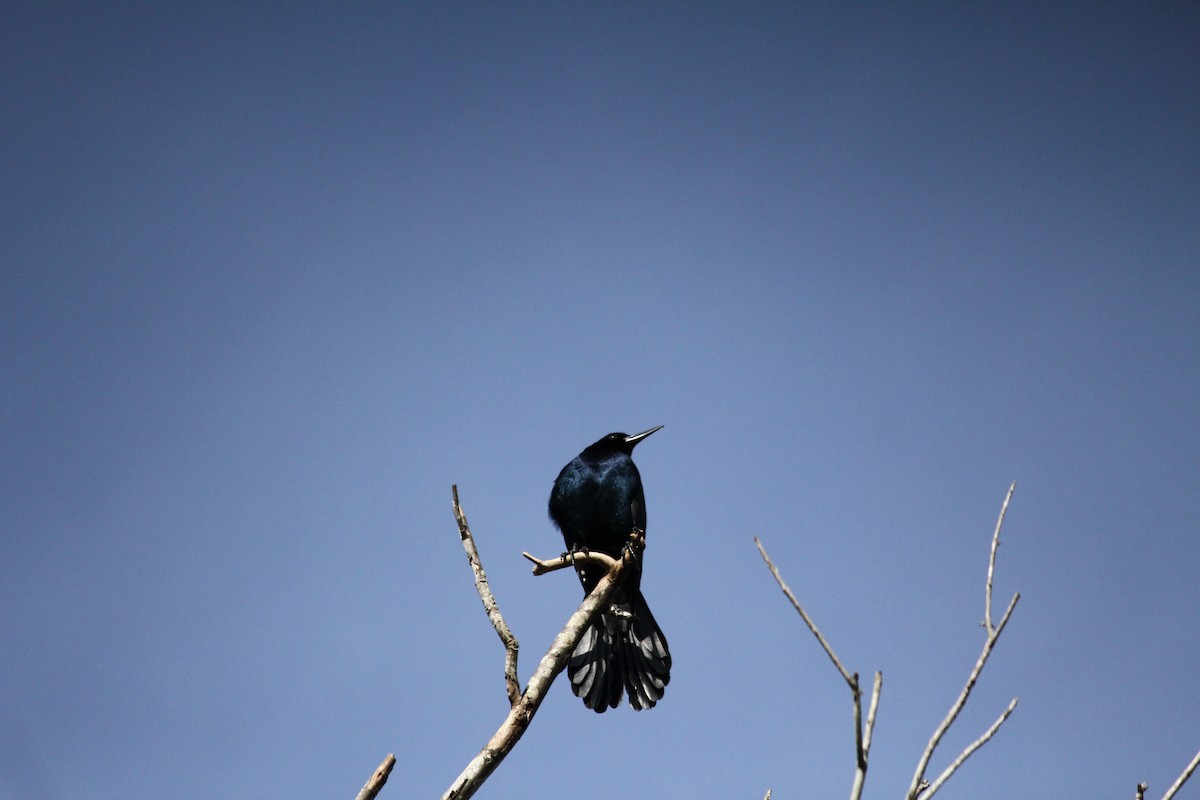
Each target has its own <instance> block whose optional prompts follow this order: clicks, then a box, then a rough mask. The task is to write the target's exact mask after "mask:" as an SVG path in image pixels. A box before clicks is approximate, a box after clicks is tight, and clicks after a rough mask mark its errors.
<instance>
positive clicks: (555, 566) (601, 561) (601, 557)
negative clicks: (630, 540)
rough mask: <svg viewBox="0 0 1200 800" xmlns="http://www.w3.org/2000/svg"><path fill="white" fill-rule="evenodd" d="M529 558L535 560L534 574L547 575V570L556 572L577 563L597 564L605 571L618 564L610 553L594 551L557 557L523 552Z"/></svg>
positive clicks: (564, 554)
mask: <svg viewBox="0 0 1200 800" xmlns="http://www.w3.org/2000/svg"><path fill="white" fill-rule="evenodd" d="M521 555H522V556H524V557H525V558H526V559H527V560H529V561H532V562H533V574H534V575H545V574H546V573H547V572H554V571H556V570H560V569H566V568H567V567H573V566H575V565H576V564H584V563H591V564H597V565H599V566H600V567H602V568H603V569H604V570H605V571H607V570H610V569H612V568H613V567H615V566H616V565H617V559H615V558H613V557H612V556H610V555H609V554H608V553H593V552H591V551H590V550H589V551H588V552H586V553H585V552H583V551H580V552H577V553H563V554H562V555H561V556H559V557H557V558H536V557H535V556H531V555H529V553H521Z"/></svg>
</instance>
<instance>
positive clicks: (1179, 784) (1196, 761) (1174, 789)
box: [1162, 753, 1200, 800]
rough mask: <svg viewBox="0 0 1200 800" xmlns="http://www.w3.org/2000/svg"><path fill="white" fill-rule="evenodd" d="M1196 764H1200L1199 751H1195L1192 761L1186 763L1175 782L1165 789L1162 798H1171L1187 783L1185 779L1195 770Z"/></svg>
mask: <svg viewBox="0 0 1200 800" xmlns="http://www.w3.org/2000/svg"><path fill="white" fill-rule="evenodd" d="M1198 766H1200V753H1196V756H1195V758H1193V759H1192V763H1190V764H1188V765H1187V767H1186V768H1185V769H1184V770H1183V772H1182V773H1181V774H1180V775H1179V777H1178V778H1176V779H1175V783H1173V784H1171V788H1170V789H1167V793H1166V794H1164V795H1163V796H1162V800H1171V798H1172V797H1174V796H1175V793H1176V792H1178V791H1179V790H1180V789H1182V788H1183V785H1184V784H1185V783H1187V779H1188V778H1190V777H1192V773H1193V772H1195V771H1196V767H1198Z"/></svg>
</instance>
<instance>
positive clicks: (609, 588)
mask: <svg viewBox="0 0 1200 800" xmlns="http://www.w3.org/2000/svg"><path fill="white" fill-rule="evenodd" d="M645 543H646V538H645V534H644V533H643V532H642V531H640V530H637V529H634V531H633V533H632V534H630V537H629V546H628V547H626V548H625V552H624V554H623V555H622V557H621V558H620V559H619V560H616V559H613V566H612V568H611V569H610V570H609V571H608V573H607V574H605V576H604V577H603V578H602V579H601V580H600V582H599V583H598V584H596V588H595V589H593V590H592V592H591V594H589V595H588V596H587V597H585V598H584V599H583V603H582V604H581V605H580V606H579V608H578V609H576V611H575V613H574V614H572V615H571V617H570V619H568V620H567V624H566V627H564V628H563V629H562V630H561V631H559V633H558V635H557V636H555V637H554V641H553V643H551V645H550V649H549V650H548V651H547V652H546V655H544V656H543V657H542V660H541V662H539V663H538V666H537V669H536V670H534V673H533V677H531V678H530V679H529V685H528V686H526V687H525V691H524V692H522V693H521V696H520V699H519V700H518V701H517V703H516V704H515V705H514V706H513V707H512V709H511V710H509V712H508V716H507V717H506V718H505V720H504V722H503V723H502V724H501V725H500V728H499V729H498V730H497V731H496V733H495V734H494V735H493V736H492V738H491V739H489V740H488V743H487V744H486V745H484V747H483V749H482V750H480V751H479V754H478V755H477V756H475V758H473V759H472V760H471V763H469V764H467V767H466V769H464V770H463V771H462V774H461V775H459V776H458V778H456V779H455V781H454V783H453V784H451V786H450V788H449V789H447V790H446V793H445V794H443V795H442V800H466V798H469V797H471V796H472V795H474V794H475V792H476V791H478V789H479V787H480V786H482V785H483V782H484V781H485V780H487V779H488V776H490V775H491V774H492V772H493V771H494V770H495V769H496V767H497V766H499V765H500V762H501V761H503V760H504V757H505V756H507V755H508V754H509V752H510V751H511V750H512V749H513V747H515V746H516V744H517V742H518V741H519V740H520V738H521V736H522V734H524V733H525V730H526V729H527V728H528V727H529V723H530V722H531V721H532V720H533V715H534V714H536V713H537V710H538V706H540V705H541V704H542V700H543V698H544V697H545V695H546V691H547V690H548V689H549V688H550V684H551V683H553V682H554V679H555V678H556V677H558V674H559V673H560V672H562V671H563V668H564V667H566V665H567V660H568V659H569V658H570V657H571V652H572V651H573V650H574V649H575V645H576V644H577V643H578V642H579V639H580V637H582V636H583V632H584V631H585V630H586V629H587V626H588V625H589V624H590V623H591V621H592V618H593V617H594V616H595V615H596V614H597V613H598V612H599V611H600V609H601V608H604V607H605V606H606V605H608V601H609V598H610V597H612V593H613V592H614V591H615V590H616V588H617V586H619V585H620V583H621V580H622V579H623V578H624V576H625V574H626V572H627V571H628V568H629V565H630V564H631V563H633V562H634V561H635V560H636V559H637V558H638V556H639V555H640V554H641V552H642V549H643V548H644V547H645ZM596 555H597V554H595V553H592V554H591V556H589V557H594V556H596ZM530 558H531V560H533V561H535V562H537V559H533V558H532V557H530ZM568 563H569V562H568Z"/></svg>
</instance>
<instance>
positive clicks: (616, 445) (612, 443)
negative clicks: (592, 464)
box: [588, 425, 662, 456]
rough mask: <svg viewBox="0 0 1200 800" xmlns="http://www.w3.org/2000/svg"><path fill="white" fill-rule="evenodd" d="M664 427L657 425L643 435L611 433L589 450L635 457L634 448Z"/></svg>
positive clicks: (642, 433) (643, 432)
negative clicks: (606, 451)
mask: <svg viewBox="0 0 1200 800" xmlns="http://www.w3.org/2000/svg"><path fill="white" fill-rule="evenodd" d="M661 429H662V425H655V426H654V427H653V428H651V429H650V430H648V431H642V432H641V433H634V434H629V433H610V434H609V435H608V436H605V437H604V438H603V439H601V440H600V441H598V442H596V443H595V444H593V445H592V446H591V447H589V448H588V450H608V451H611V452H617V453H624V454H625V455H627V456H628V455H633V448H634V447H635V446H636V445H637V443H638V442H640V441H641V440H642V439H645V438H646V437H647V436H649V435H650V434H652V433H654V432H655V431H657V430H661Z"/></svg>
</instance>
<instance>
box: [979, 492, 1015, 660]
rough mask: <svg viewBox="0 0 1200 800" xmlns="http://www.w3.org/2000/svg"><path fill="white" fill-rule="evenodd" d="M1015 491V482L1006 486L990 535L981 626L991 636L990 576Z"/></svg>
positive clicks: (994, 566)
mask: <svg viewBox="0 0 1200 800" xmlns="http://www.w3.org/2000/svg"><path fill="white" fill-rule="evenodd" d="M1016 490H1017V482H1016V481H1013V482H1012V483H1010V484H1009V485H1008V494H1007V495H1005V496H1004V505H1002V506H1000V516H999V517H998V518H997V519H996V532H995V533H993V534H992V552H991V555H989V556H988V571H987V597H986V599H985V601H984V604H983V608H984V616H983V624H984V626H985V627H986V628H987V632H988V635H989V636H991V634H992V575H993V574H994V573H995V571H996V549H997V548H999V547H1000V528H1001V527H1002V526H1003V525H1004V515H1005V514H1006V513H1008V501H1009V500H1012V496H1013V492H1015V491H1016Z"/></svg>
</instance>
